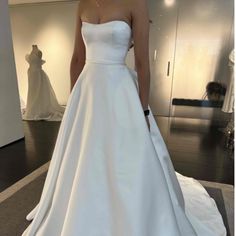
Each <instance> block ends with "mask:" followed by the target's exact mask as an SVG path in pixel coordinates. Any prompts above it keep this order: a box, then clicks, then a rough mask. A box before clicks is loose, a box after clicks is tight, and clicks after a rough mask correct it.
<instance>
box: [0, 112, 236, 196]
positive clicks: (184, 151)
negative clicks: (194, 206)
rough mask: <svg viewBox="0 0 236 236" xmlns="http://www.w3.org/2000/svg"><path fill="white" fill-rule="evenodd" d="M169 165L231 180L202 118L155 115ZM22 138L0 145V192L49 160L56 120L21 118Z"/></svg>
mask: <svg viewBox="0 0 236 236" xmlns="http://www.w3.org/2000/svg"><path fill="white" fill-rule="evenodd" d="M156 120H157V124H158V127H159V128H160V131H161V133H162V136H163V138H164V140H165V142H166V145H167V148H168V150H169V153H170V156H171V159H172V162H173V165H174V167H175V169H176V171H178V172H179V173H181V174H183V175H186V176H190V177H194V178H196V179H200V180H207V181H214V182H221V183H227V184H234V159H233V158H232V155H230V153H229V152H228V151H227V149H226V148H225V145H224V143H225V136H224V135H223V133H222V132H220V131H219V129H218V126H216V125H212V124H211V123H210V122H209V121H206V120H195V119H185V118H167V117H156ZM23 124H24V133H25V138H24V139H21V140H19V141H16V142H14V143H11V144H9V145H7V146H4V147H2V148H0V192H1V191H3V190H4V189H6V188H7V187H9V186H11V185H12V184H14V183H15V182H17V181H18V180H20V179H22V178H23V177H25V176H26V175H28V174H29V173H31V172H32V171H34V170H35V169H37V168H38V167H40V166H42V165H43V164H45V163H46V162H47V161H49V160H50V158H51V156H52V153H53V149H54V145H55V142H56V138H57V133H58V129H59V127H60V124H61V123H60V122H46V121H23Z"/></svg>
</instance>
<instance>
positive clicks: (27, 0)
mask: <svg viewBox="0 0 236 236" xmlns="http://www.w3.org/2000/svg"><path fill="white" fill-rule="evenodd" d="M72 1H74V0H8V3H9V5H17V4H27V3H31V4H32V3H41V2H72Z"/></svg>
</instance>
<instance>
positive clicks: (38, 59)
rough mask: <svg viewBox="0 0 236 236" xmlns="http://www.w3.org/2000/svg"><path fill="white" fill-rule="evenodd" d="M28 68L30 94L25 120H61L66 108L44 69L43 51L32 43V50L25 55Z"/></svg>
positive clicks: (24, 115)
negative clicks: (61, 103) (57, 96)
mask: <svg viewBox="0 0 236 236" xmlns="http://www.w3.org/2000/svg"><path fill="white" fill-rule="evenodd" d="M25 59H26V61H27V62H28V63H29V65H30V67H29V69H28V96H27V106H26V111H25V113H24V114H23V119H24V120H47V121H60V120H61V119H62V117H63V113H64V110H65V108H64V107H62V106H60V105H59V103H58V101H57V98H56V94H55V92H54V90H53V88H52V86H51V83H50V80H49V78H48V76H47V74H46V73H45V72H44V71H43V70H42V65H43V64H44V63H45V62H46V61H45V60H42V51H41V50H39V48H38V46H37V45H32V51H31V53H30V54H27V55H26V56H25Z"/></svg>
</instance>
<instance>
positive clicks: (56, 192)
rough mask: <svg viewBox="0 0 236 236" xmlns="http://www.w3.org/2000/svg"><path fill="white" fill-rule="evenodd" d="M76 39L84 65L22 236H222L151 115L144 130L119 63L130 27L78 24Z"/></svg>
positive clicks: (132, 87)
mask: <svg viewBox="0 0 236 236" xmlns="http://www.w3.org/2000/svg"><path fill="white" fill-rule="evenodd" d="M82 35H83V39H84V42H85V45H86V64H85V66H84V69H83V71H82V72H81V74H80V76H79V78H78V80H77V82H76V84H75V86H74V87H73V90H72V92H71V95H70V97H69V100H68V105H67V108H66V111H65V114H64V116H63V119H62V122H61V126H60V129H59V133H58V138H57V141H56V145H55V149H54V152H53V155H52V160H51V163H50V166H49V170H48V173H47V177H46V181H45V184H44V188H43V192H42V195H41V199H40V201H39V203H38V205H37V206H36V207H35V208H34V209H33V210H32V211H31V212H30V213H29V214H28V215H27V219H28V220H31V219H33V221H32V222H31V224H30V225H29V226H28V228H27V229H26V230H25V232H24V233H23V234H22V235H23V236H35V235H36V236H59V235H61V236H195V235H199V236H225V235H226V231H225V227H224V225H223V221H222V217H221V215H220V213H219V211H218V210H217V207H216V204H215V202H214V200H213V199H211V198H210V197H209V195H208V194H207V192H206V191H205V189H204V188H203V187H202V186H201V185H200V184H199V182H198V181H196V180H193V179H191V178H187V177H185V176H182V175H180V174H177V176H176V173H175V171H174V168H173V165H172V162H171V159H170V156H169V153H168V150H167V148H166V145H165V143H164V141H163V138H162V136H161V134H160V131H159V128H158V127H157V125H156V122H155V120H154V117H153V114H152V112H151V114H150V116H149V120H150V125H151V131H150V132H149V130H148V127H147V123H146V120H145V117H144V115H143V109H142V105H141V102H140V99H139V95H138V79H137V74H136V72H135V71H134V70H132V69H130V68H128V67H127V66H126V65H125V63H124V61H125V58H126V55H127V51H128V48H129V44H130V41H131V40H130V39H131V28H130V27H129V25H128V24H127V23H126V22H123V21H110V22H107V23H102V24H99V25H96V24H91V23H87V22H83V25H82ZM149 109H150V107H149ZM177 177H178V179H177ZM182 193H184V194H182Z"/></svg>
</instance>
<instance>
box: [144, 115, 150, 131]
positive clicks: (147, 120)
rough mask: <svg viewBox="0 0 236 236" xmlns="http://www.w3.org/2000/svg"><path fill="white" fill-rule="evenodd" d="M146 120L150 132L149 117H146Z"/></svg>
mask: <svg viewBox="0 0 236 236" xmlns="http://www.w3.org/2000/svg"><path fill="white" fill-rule="evenodd" d="M145 119H146V122H147V126H148V129H149V131H150V123H149V119H148V116H145Z"/></svg>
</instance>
